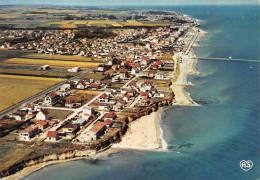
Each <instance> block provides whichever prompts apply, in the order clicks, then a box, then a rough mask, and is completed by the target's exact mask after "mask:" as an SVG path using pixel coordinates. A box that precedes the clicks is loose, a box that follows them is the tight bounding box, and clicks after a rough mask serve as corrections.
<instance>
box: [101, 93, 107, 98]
mask: <svg viewBox="0 0 260 180" xmlns="http://www.w3.org/2000/svg"><path fill="white" fill-rule="evenodd" d="M99 98H100V99H106V98H107V94H106V93H103V94H102V95H101V96H99Z"/></svg>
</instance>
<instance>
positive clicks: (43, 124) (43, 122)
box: [39, 121, 48, 131]
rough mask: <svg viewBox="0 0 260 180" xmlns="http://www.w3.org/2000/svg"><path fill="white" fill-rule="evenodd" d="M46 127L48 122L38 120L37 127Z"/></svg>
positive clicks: (41, 128)
mask: <svg viewBox="0 0 260 180" xmlns="http://www.w3.org/2000/svg"><path fill="white" fill-rule="evenodd" d="M47 127H48V123H47V122H46V121H39V129H40V130H42V131H43V130H44V129H46V128H47Z"/></svg>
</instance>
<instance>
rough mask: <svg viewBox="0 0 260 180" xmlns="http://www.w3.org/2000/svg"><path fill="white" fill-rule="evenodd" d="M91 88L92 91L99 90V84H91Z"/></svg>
mask: <svg viewBox="0 0 260 180" xmlns="http://www.w3.org/2000/svg"><path fill="white" fill-rule="evenodd" d="M91 88H92V89H100V84H92V85H91Z"/></svg>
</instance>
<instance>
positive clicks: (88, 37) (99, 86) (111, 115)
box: [0, 21, 199, 150]
mask: <svg viewBox="0 0 260 180" xmlns="http://www.w3.org/2000/svg"><path fill="white" fill-rule="evenodd" d="M197 25H198V24H197V22H196V23H194V21H193V22H189V23H184V24H182V23H174V24H172V25H170V26H167V27H165V26H163V27H135V28H120V29H118V28H115V29H113V28H112V29H90V30H82V29H66V30H62V29H59V30H58V29H57V30H54V29H50V30H37V29H34V30H16V29H15V30H2V31H0V38H1V39H2V40H3V39H6V40H8V39H12V40H10V41H9V40H8V41H2V44H1V48H2V49H6V50H12V51H25V52H29V53H30V54H29V55H28V56H26V58H27V59H28V57H29V58H30V59H28V62H30V61H32V62H33V61H35V62H36V61H38V62H39V61H41V60H40V59H41V58H45V59H50V60H48V61H45V62H46V64H41V65H40V66H38V67H37V69H34V70H33V72H36V71H38V72H50V71H52V69H53V68H54V67H53V66H52V64H48V62H50V63H51V60H52V59H51V58H52V57H53V60H55V59H57V58H59V59H65V61H68V63H70V62H71V63H72V62H73V61H72V60H66V58H67V57H70V58H73V57H75V58H76V57H81V58H83V59H82V60H81V61H84V58H86V59H88V61H89V63H96V62H98V63H99V64H98V65H97V66H96V67H95V68H90V69H88V68H86V67H84V66H75V67H71V66H70V68H67V69H66V70H67V72H68V73H72V74H71V76H66V79H63V82H61V83H60V84H59V85H57V87H56V86H55V89H52V90H51V91H49V92H48V93H46V94H44V95H41V96H37V97H35V98H32V99H31V100H29V101H26V103H23V104H22V105H21V106H19V108H18V109H15V110H14V111H12V112H10V113H8V114H5V115H4V116H2V117H1V120H0V129H1V133H0V136H2V137H4V138H5V139H7V140H9V141H16V142H21V143H26V144H30V145H32V146H42V145H43V144H45V145H47V144H63V145H64V146H67V145H68V144H73V145H80V146H82V147H84V148H87V149H92V150H93V149H95V150H101V149H103V148H106V147H109V146H110V145H111V144H112V143H113V142H118V141H120V136H122V135H123V134H124V133H125V131H126V129H127V124H128V123H129V122H131V121H132V120H134V119H136V118H139V117H141V116H144V115H147V114H149V113H150V112H151V111H156V110H157V109H158V107H160V106H164V105H171V104H174V103H175V92H174V91H173V90H172V88H171V85H172V81H173V80H174V79H175V78H176V76H177V73H178V71H180V67H181V66H180V65H181V64H182V63H183V62H182V61H183V60H184V58H185V55H187V52H189V51H190V49H191V46H192V44H193V43H194V41H195V39H196V38H197V36H198V32H199V30H198V28H197V27H196V26H197ZM39 57H41V58H39ZM16 63H19V58H18V61H17V60H16V62H12V64H10V65H9V68H10V67H11V68H12V67H13V66H14V65H15V64H16ZM4 65H5V66H6V64H4V63H3V66H4ZM23 65H24V64H23ZM28 65H29V64H28ZM30 65H35V64H30ZM36 65H37V64H36ZM0 68H1V66H0ZM25 68H26V66H25ZM178 69H179V70H178ZM5 73H9V72H5ZM39 76H41V75H39Z"/></svg>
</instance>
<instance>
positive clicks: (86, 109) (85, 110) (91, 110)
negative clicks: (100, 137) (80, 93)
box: [83, 106, 95, 116]
mask: <svg viewBox="0 0 260 180" xmlns="http://www.w3.org/2000/svg"><path fill="white" fill-rule="evenodd" d="M94 113H95V111H94V108H93V107H91V106H85V107H84V108H83V115H85V116H92V115H94Z"/></svg>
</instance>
